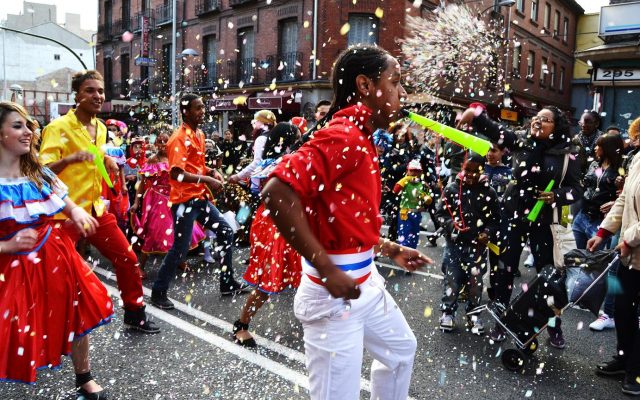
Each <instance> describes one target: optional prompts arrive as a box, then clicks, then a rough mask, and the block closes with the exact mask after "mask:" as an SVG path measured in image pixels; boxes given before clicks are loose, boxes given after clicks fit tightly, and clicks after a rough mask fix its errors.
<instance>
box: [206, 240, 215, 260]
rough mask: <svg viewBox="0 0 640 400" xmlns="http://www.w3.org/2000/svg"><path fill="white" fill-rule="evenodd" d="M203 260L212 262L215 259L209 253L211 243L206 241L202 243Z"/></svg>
mask: <svg viewBox="0 0 640 400" xmlns="http://www.w3.org/2000/svg"><path fill="white" fill-rule="evenodd" d="M204 262H206V263H208V264H213V263H215V262H216V260H214V259H213V255H212V254H211V245H210V244H209V243H206V244H205V245H204Z"/></svg>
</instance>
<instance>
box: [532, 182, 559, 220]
mask: <svg viewBox="0 0 640 400" xmlns="http://www.w3.org/2000/svg"><path fill="white" fill-rule="evenodd" d="M555 183H556V181H555V180H553V179H552V180H551V181H550V182H549V184H548V185H547V187H546V188H544V191H545V192H549V191H551V189H553V185H555ZM543 205H544V201H542V200H538V201H536V204H535V205H534V206H533V208H532V209H531V211H529V215H527V219H528V220H529V221H531V222H536V219H538V214H540V210H542V206H543Z"/></svg>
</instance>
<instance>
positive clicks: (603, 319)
mask: <svg viewBox="0 0 640 400" xmlns="http://www.w3.org/2000/svg"><path fill="white" fill-rule="evenodd" d="M615 327H616V324H615V322H614V321H613V318H609V316H608V315H607V314H601V315H600V316H599V317H598V319H596V320H595V321H593V322H592V323H590V324H589V329H591V330H592V331H597V332H600V331H603V330H605V329H613V328H615Z"/></svg>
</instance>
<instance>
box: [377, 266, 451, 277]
mask: <svg viewBox="0 0 640 400" xmlns="http://www.w3.org/2000/svg"><path fill="white" fill-rule="evenodd" d="M376 265H381V266H383V267H386V268H391V269H397V270H398V271H404V269H403V268H401V267H398V266H397V265H393V264H387V263H382V262H379V261H376ZM412 274H416V275H422V276H428V277H430V278H436V279H439V280H443V279H444V276H442V275H438V274H432V273H431V272H424V271H413V272H412Z"/></svg>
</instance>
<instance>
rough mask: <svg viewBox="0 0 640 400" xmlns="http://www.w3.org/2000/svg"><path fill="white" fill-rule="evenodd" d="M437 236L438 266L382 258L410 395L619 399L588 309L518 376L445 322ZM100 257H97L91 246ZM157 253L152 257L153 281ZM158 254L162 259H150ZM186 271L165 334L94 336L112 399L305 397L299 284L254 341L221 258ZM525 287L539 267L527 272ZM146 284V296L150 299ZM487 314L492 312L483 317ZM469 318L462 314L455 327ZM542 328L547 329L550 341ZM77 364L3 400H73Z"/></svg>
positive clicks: (271, 308)
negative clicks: (406, 339) (241, 341)
mask: <svg viewBox="0 0 640 400" xmlns="http://www.w3.org/2000/svg"><path fill="white" fill-rule="evenodd" d="M441 246H442V244H441V243H440V246H438V247H427V248H423V250H424V251H425V253H427V254H428V255H429V256H431V257H432V258H434V259H435V260H436V264H435V265H434V266H433V267H430V268H428V269H426V270H425V271H421V272H419V273H414V274H412V275H407V274H405V273H404V272H402V271H399V270H396V269H392V268H389V267H388V266H387V265H385V264H387V263H388V260H384V259H381V260H379V263H381V264H380V265H379V270H380V272H381V274H382V275H383V276H385V277H387V287H388V290H389V291H390V292H391V294H392V295H393V296H394V298H395V299H396V301H397V303H398V304H399V306H400V307H401V308H402V310H403V312H404V314H405V316H406V318H407V320H408V321H409V324H410V325H411V327H412V328H413V330H414V332H415V334H416V337H417V339H418V350H417V354H416V360H415V366H414V374H413V380H412V386H411V393H410V395H411V397H412V398H413V399H458V398H463V399H469V400H472V399H496V400H498V399H518V398H530V399H612V398H614V399H615V398H623V395H622V393H621V390H620V388H621V385H620V381H619V380H616V379H603V378H600V377H597V376H596V375H595V374H594V373H593V368H594V365H595V364H596V363H598V362H600V361H602V360H604V359H608V358H609V357H610V356H611V355H612V354H614V352H615V333H614V331H606V332H601V333H594V332H591V331H590V330H589V329H588V325H589V323H590V322H591V321H592V320H593V319H594V316H593V315H591V314H590V313H588V312H586V311H582V310H568V311H567V312H566V314H565V315H564V316H563V328H564V332H565V337H566V340H567V347H566V348H565V349H564V350H556V349H553V348H551V347H549V346H548V345H546V343H545V340H541V346H540V349H539V350H538V351H537V352H536V353H535V355H534V357H532V358H531V359H530V360H528V362H527V364H526V367H525V369H524V371H523V372H522V373H513V372H509V371H507V370H505V369H504V368H503V366H502V364H501V362H500V354H501V352H502V351H503V350H505V349H507V348H510V347H513V344H512V343H510V342H509V341H507V342H504V343H503V344H502V345H497V344H491V343H489V341H488V339H487V338H486V337H479V336H475V335H472V334H471V333H470V332H466V331H465V330H464V328H458V329H457V330H455V331H454V332H452V333H442V332H440V330H439V329H438V318H439V315H440V314H439V311H438V305H439V302H440V297H441V294H442V281H441V277H440V261H441V257H442V250H443V249H442V247H441ZM92 255H93V256H97V254H96V253H95V252H94V253H92ZM247 255H248V249H239V250H238V251H237V252H236V254H235V259H236V261H237V262H236V264H235V265H236V275H237V277H238V278H239V277H240V276H241V273H242V272H243V271H244V269H245V266H244V264H242V262H241V260H243V259H245V258H246V257H247ZM160 262H161V258H158V257H156V258H150V260H149V263H150V265H149V266H148V267H147V271H148V272H149V277H148V279H146V280H145V281H144V285H145V287H146V288H150V287H151V284H152V282H153V279H154V277H155V275H156V273H157V269H158V265H159V263H160ZM154 263H155V266H154V265H152V264H154ZM189 264H190V265H191V267H192V270H191V272H189V273H182V274H181V275H180V276H179V277H178V278H177V280H176V281H175V285H174V287H173V288H172V290H171V291H170V297H171V298H173V299H174V300H176V302H177V303H178V309H177V310H174V311H171V312H163V311H160V310H158V309H155V308H153V307H151V306H149V307H148V312H149V314H150V315H151V316H152V318H153V319H154V320H155V321H156V322H157V323H158V324H159V326H160V327H161V329H162V332H161V333H160V334H158V335H152V336H148V335H143V334H139V333H136V332H132V331H129V330H127V329H126V328H125V327H124V326H123V325H122V312H121V311H120V310H119V311H118V313H117V316H116V319H115V320H114V321H113V322H112V323H111V324H109V325H106V326H104V327H101V328H99V329H98V330H97V331H95V332H94V333H93V334H92V335H91V341H92V342H91V343H92V349H91V360H92V365H93V367H92V369H93V372H94V375H95V376H96V377H97V379H99V381H100V383H101V384H103V385H104V386H105V387H106V388H107V389H108V390H109V392H110V395H111V398H113V399H144V400H146V399H154V400H155V399H304V398H308V391H307V387H308V386H307V385H308V383H307V377H306V370H305V367H304V355H303V352H304V350H303V343H302V330H301V326H300V324H299V323H298V321H297V320H296V319H295V317H294V315H293V311H292V304H293V295H294V293H282V294H280V295H277V296H275V297H273V299H272V300H271V301H270V302H269V303H267V304H266V305H265V306H264V307H263V309H262V310H260V312H259V313H258V315H257V316H256V318H255V320H254V322H253V323H252V330H255V332H256V334H257V335H259V339H258V343H259V348H258V349H257V350H248V349H244V348H241V347H240V346H237V345H235V344H233V343H232V342H231V340H230V332H231V324H232V323H233V321H234V320H235V319H237V317H238V314H239V311H240V308H241V306H242V304H243V302H244V297H242V296H239V297H233V298H232V297H221V296H220V295H219V292H218V278H217V275H216V273H215V265H204V264H202V261H201V259H200V257H197V256H193V257H190V259H189ZM111 271H112V270H111V266H110V265H109V264H108V263H106V262H98V266H97V268H96V273H97V274H98V275H99V276H100V278H101V279H102V281H103V282H104V283H105V284H106V285H107V286H108V288H109V289H110V290H112V293H113V294H114V296H115V297H114V298H115V299H117V289H116V282H115V281H114V278H115V277H114V276H113V275H112V273H111ZM523 272H524V273H523V277H522V278H520V279H518V280H517V282H518V283H519V284H521V283H525V282H527V281H529V280H530V279H531V278H532V277H533V275H534V272H533V271H529V270H526V269H523ZM149 294H150V293H148V292H147V293H146V295H147V296H148V295H149ZM485 317H486V315H485ZM463 318H464V315H463V313H461V312H459V313H458V316H457V321H458V326H462V322H463ZM546 337H547V335H546V333H543V334H542V338H543V339H546ZM370 361H371V360H370V358H369V357H368V356H366V357H365V363H364V366H363V371H362V387H363V390H362V392H361V397H362V398H363V399H365V398H369V392H368V391H367V388H368V385H369V382H368V375H369V367H370V364H371V363H370ZM72 386H73V369H72V366H71V362H70V360H68V359H67V360H65V362H64V364H63V367H62V368H61V370H59V371H49V370H43V371H41V372H40V373H39V376H38V382H37V384H36V385H33V386H28V385H22V384H12V383H0V399H7V400H8V399H73V398H75V397H74V396H73V391H72V390H70V389H71V388H72Z"/></svg>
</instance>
